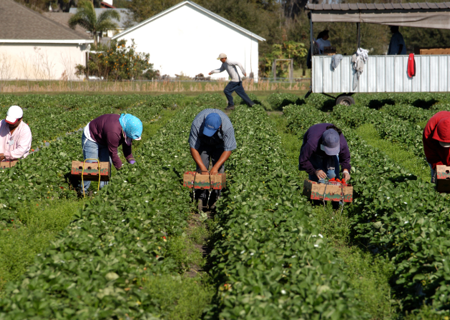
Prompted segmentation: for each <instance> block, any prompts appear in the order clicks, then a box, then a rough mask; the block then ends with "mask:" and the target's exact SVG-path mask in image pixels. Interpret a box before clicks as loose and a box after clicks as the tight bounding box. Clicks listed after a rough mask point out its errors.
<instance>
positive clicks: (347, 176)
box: [343, 171, 351, 181]
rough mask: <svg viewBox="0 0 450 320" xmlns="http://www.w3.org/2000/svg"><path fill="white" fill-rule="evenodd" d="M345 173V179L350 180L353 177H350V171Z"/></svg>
mask: <svg viewBox="0 0 450 320" xmlns="http://www.w3.org/2000/svg"><path fill="white" fill-rule="evenodd" d="M343 175H344V179H345V181H349V180H350V178H351V177H350V173H348V171H344V172H343Z"/></svg>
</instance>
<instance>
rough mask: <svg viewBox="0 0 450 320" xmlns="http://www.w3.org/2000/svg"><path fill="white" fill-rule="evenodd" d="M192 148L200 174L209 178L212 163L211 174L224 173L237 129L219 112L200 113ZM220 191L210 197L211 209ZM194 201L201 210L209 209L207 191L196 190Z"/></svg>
mask: <svg viewBox="0 0 450 320" xmlns="http://www.w3.org/2000/svg"><path fill="white" fill-rule="evenodd" d="M189 145H190V147H191V155H192V158H193V159H194V161H195V163H196V164H197V172H199V173H201V174H208V169H209V163H210V161H212V168H211V170H210V171H209V174H217V173H224V170H225V166H224V164H225V161H227V159H228V158H229V157H230V155H231V151H233V150H234V149H236V139H235V137H234V128H233V125H232V124H231V121H230V118H228V116H227V115H226V114H225V113H224V112H222V111H221V110H217V109H205V110H203V111H201V112H200V113H199V114H198V115H197V116H196V117H195V119H194V121H193V122H192V125H191V132H190V134H189ZM219 191H220V190H214V191H213V193H212V194H211V198H210V202H209V203H211V204H212V205H210V208H211V209H214V208H215V202H216V200H217V198H218V197H219V195H220V192H219ZM195 197H196V199H198V200H199V208H200V207H201V206H206V205H207V204H206V201H207V200H208V199H207V191H206V190H197V192H196V196H195ZM208 205H209V204H208Z"/></svg>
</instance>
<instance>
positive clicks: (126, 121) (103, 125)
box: [81, 114, 143, 192]
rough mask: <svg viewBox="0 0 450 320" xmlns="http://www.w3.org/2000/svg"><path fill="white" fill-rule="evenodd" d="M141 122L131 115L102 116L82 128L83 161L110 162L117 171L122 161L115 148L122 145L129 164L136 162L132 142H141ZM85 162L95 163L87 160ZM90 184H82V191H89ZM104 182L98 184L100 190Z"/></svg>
mask: <svg viewBox="0 0 450 320" xmlns="http://www.w3.org/2000/svg"><path fill="white" fill-rule="evenodd" d="M142 129H143V127H142V122H141V120H139V119H138V118H137V117H135V116H133V115H131V114H121V115H118V114H104V115H102V116H100V117H98V118H95V119H94V120H92V121H91V122H89V123H88V124H87V126H86V127H85V128H84V131H83V136H82V138H81V145H82V147H83V157H84V159H85V160H86V159H99V160H100V162H107V161H111V160H112V163H113V165H114V167H115V168H116V169H117V170H119V169H120V168H121V167H122V161H121V160H120V158H119V155H118V154H117V148H118V147H119V146H120V145H122V150H123V155H124V157H125V158H126V159H127V161H128V163H129V164H134V163H135V162H136V161H135V160H134V158H133V154H132V153H131V144H132V142H133V140H141V135H142ZM86 162H95V160H88V161H86ZM90 184H91V182H90V181H85V182H84V191H85V192H86V191H87V190H88V189H89V186H90ZM105 184H107V182H106V181H101V182H100V188H102V187H103V186H104V185H105Z"/></svg>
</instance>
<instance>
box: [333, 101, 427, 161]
mask: <svg viewBox="0 0 450 320" xmlns="http://www.w3.org/2000/svg"><path fill="white" fill-rule="evenodd" d="M332 115H333V116H334V117H335V118H336V119H338V120H339V121H340V122H341V123H343V124H344V126H346V127H349V128H356V127H358V126H360V125H361V124H364V123H371V124H373V125H374V127H375V129H376V130H377V132H378V134H379V135H380V138H381V139H384V140H387V141H390V142H392V143H395V144H397V145H398V146H400V147H401V148H403V149H405V150H408V151H410V152H411V153H413V154H415V155H416V156H417V157H420V158H422V159H424V163H425V157H424V155H423V143H422V133H423V128H422V127H421V126H420V125H418V124H414V123H411V122H409V121H406V120H400V119H398V118H396V117H394V116H391V115H390V114H388V113H386V112H382V111H378V110H374V109H369V108H366V107H361V106H350V107H346V106H336V107H335V108H334V110H333V112H332Z"/></svg>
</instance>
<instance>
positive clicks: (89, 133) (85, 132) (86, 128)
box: [84, 122, 95, 142]
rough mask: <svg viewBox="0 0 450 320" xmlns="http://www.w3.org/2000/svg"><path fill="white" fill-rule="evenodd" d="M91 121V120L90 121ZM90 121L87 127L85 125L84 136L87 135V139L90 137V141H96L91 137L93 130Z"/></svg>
mask: <svg viewBox="0 0 450 320" xmlns="http://www.w3.org/2000/svg"><path fill="white" fill-rule="evenodd" d="M89 123H90V122H89ZM89 123H88V124H87V126H86V127H84V136H85V137H86V139H88V140H89V141H92V142H95V141H94V139H92V137H91V131H90V130H89Z"/></svg>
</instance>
